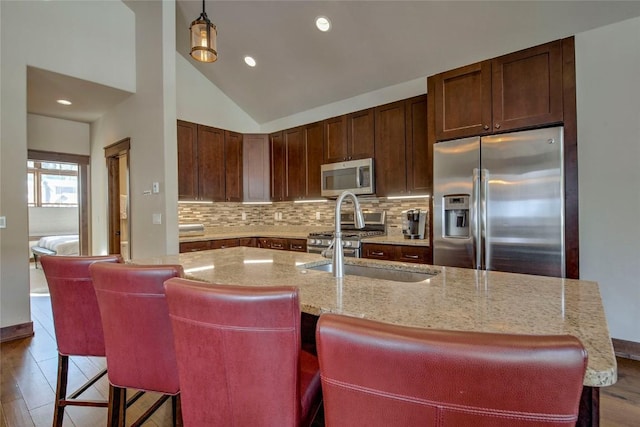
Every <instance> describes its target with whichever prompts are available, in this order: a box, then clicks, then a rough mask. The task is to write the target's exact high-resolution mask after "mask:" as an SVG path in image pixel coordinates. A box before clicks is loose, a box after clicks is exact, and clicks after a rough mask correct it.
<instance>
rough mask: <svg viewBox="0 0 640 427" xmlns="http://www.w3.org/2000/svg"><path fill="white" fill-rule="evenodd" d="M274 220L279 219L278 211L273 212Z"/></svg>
mask: <svg viewBox="0 0 640 427" xmlns="http://www.w3.org/2000/svg"><path fill="white" fill-rule="evenodd" d="M273 220H274V221H277V220H278V212H275V213H274V214H273Z"/></svg>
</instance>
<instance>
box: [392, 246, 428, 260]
mask: <svg viewBox="0 0 640 427" xmlns="http://www.w3.org/2000/svg"><path fill="white" fill-rule="evenodd" d="M397 250H398V258H397V261H402V262H415V263H419V264H430V263H431V248H429V247H425V246H398V247H397Z"/></svg>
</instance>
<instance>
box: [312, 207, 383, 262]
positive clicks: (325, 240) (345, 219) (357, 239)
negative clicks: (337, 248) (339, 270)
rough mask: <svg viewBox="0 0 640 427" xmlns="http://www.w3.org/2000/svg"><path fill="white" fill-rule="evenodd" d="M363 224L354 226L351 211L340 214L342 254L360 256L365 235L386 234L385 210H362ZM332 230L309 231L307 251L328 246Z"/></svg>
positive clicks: (316, 250) (331, 238)
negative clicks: (359, 227)
mask: <svg viewBox="0 0 640 427" xmlns="http://www.w3.org/2000/svg"><path fill="white" fill-rule="evenodd" d="M363 215H364V222H365V226H364V228H362V229H357V228H355V221H354V216H353V213H343V214H341V216H340V218H341V224H342V228H341V229H340V231H341V232H342V247H343V248H344V256H346V257H354V258H360V247H361V240H362V239H364V238H365V237H372V236H383V235H385V234H386V228H385V223H386V212H385V211H376V212H363ZM333 235H334V230H328V231H318V232H313V233H309V235H308V236H307V252H310V253H317V254H319V253H322V251H323V250H325V249H327V248H329V246H330V245H331V242H332V240H333Z"/></svg>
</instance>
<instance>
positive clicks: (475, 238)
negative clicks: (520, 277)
mask: <svg viewBox="0 0 640 427" xmlns="http://www.w3.org/2000/svg"><path fill="white" fill-rule="evenodd" d="M479 184H480V169H478V168H473V188H472V190H471V193H472V194H471V212H469V214H470V216H471V221H470V224H469V225H470V226H471V250H472V259H473V268H475V269H478V268H481V266H482V259H481V252H482V251H480V250H479V248H480V246H478V245H479V244H480V234H479V233H478V231H479V229H478V212H479V210H478V209H479V206H478V203H479V201H480V185H479Z"/></svg>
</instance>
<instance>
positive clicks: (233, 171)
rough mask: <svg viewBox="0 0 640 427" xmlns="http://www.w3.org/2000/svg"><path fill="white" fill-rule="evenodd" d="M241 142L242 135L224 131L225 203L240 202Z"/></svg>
mask: <svg viewBox="0 0 640 427" xmlns="http://www.w3.org/2000/svg"><path fill="white" fill-rule="evenodd" d="M242 141H243V139H242V134H240V133H236V132H231V131H225V133H224V164H225V200H226V201H227V202H241V201H242V173H243V172H242V170H243V165H242V152H243V149H242V148H243V146H242Z"/></svg>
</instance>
